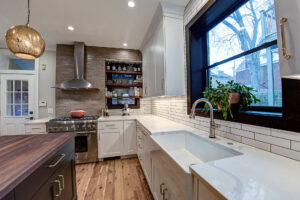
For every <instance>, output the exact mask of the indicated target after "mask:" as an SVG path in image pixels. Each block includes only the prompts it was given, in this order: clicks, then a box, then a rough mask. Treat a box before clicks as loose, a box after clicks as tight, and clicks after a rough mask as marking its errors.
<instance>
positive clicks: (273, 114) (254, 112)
mask: <svg viewBox="0 0 300 200" xmlns="http://www.w3.org/2000/svg"><path fill="white" fill-rule="evenodd" d="M239 113H244V114H248V115H259V116H271V117H282V116H283V115H282V113H280V112H263V111H250V110H249V111H240V112H239Z"/></svg>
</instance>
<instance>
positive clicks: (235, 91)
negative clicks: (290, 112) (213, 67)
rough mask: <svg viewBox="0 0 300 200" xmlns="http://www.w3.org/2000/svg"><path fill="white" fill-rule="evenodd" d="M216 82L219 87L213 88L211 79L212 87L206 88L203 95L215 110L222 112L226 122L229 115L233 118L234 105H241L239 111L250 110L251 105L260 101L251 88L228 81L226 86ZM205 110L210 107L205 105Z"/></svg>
mask: <svg viewBox="0 0 300 200" xmlns="http://www.w3.org/2000/svg"><path fill="white" fill-rule="evenodd" d="M216 82H217V84H218V85H217V87H216V88H213V87H212V78H211V79H210V86H209V87H206V88H205V90H204V92H203V94H204V97H205V98H207V99H208V100H209V101H210V102H211V104H212V105H213V107H214V108H217V109H218V110H219V111H222V114H223V118H224V119H225V120H227V118H228V113H229V114H230V116H231V118H233V114H232V110H231V108H232V105H234V104H239V110H248V109H249V105H251V104H252V103H257V102H259V101H260V100H259V99H257V98H256V97H255V95H254V94H253V93H252V92H254V89H253V88H251V87H248V86H246V85H244V84H241V83H236V82H234V81H228V82H227V83H226V84H223V83H221V82H219V81H216ZM205 108H208V105H205Z"/></svg>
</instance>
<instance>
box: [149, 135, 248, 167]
mask: <svg viewBox="0 0 300 200" xmlns="http://www.w3.org/2000/svg"><path fill="white" fill-rule="evenodd" d="M151 138H152V139H153V140H154V141H155V142H156V143H157V144H158V145H159V146H160V148H162V149H163V150H164V151H165V152H166V153H167V154H168V155H169V156H170V157H171V158H172V159H173V160H174V161H175V162H176V163H177V164H179V165H180V166H181V167H182V168H183V169H184V170H185V171H186V172H189V167H190V165H193V164H200V163H204V162H210V161H214V160H219V159H223V158H229V157H233V156H238V155H241V154H242V153H240V152H238V151H235V150H233V149H231V148H228V147H226V146H223V145H220V144H218V143H216V142H213V141H211V140H209V139H206V138H203V137H201V136H198V135H196V134H194V133H191V132H188V131H174V132H164V133H158V134H154V135H151Z"/></svg>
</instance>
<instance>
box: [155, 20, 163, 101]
mask: <svg viewBox="0 0 300 200" xmlns="http://www.w3.org/2000/svg"><path fill="white" fill-rule="evenodd" d="M164 55H165V44H164V29H163V22H162V21H161V22H160V24H159V25H158V27H157V30H156V32H155V35H154V64H155V79H154V80H155V82H154V85H155V96H161V95H164V94H165V57H164Z"/></svg>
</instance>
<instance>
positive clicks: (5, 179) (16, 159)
mask: <svg viewBox="0 0 300 200" xmlns="http://www.w3.org/2000/svg"><path fill="white" fill-rule="evenodd" d="M73 137H74V134H73V133H63V134H62V133H53V134H52V133H51V134H43V135H15V136H1V137H0V199H1V198H3V197H4V196H5V195H7V194H8V193H9V192H10V191H11V190H13V189H14V188H15V187H16V186H17V185H19V184H20V183H21V182H22V181H23V180H25V179H26V178H27V177H28V176H29V175H31V174H32V173H33V172H34V171H35V170H36V169H38V168H39V167H40V166H41V165H42V164H43V163H44V162H46V161H47V160H48V159H50V158H51V157H52V156H53V155H54V154H55V153H56V152H57V151H58V150H59V149H60V148H61V147H62V146H63V145H64V144H65V143H66V142H68V141H69V140H70V139H72V138H73Z"/></svg>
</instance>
